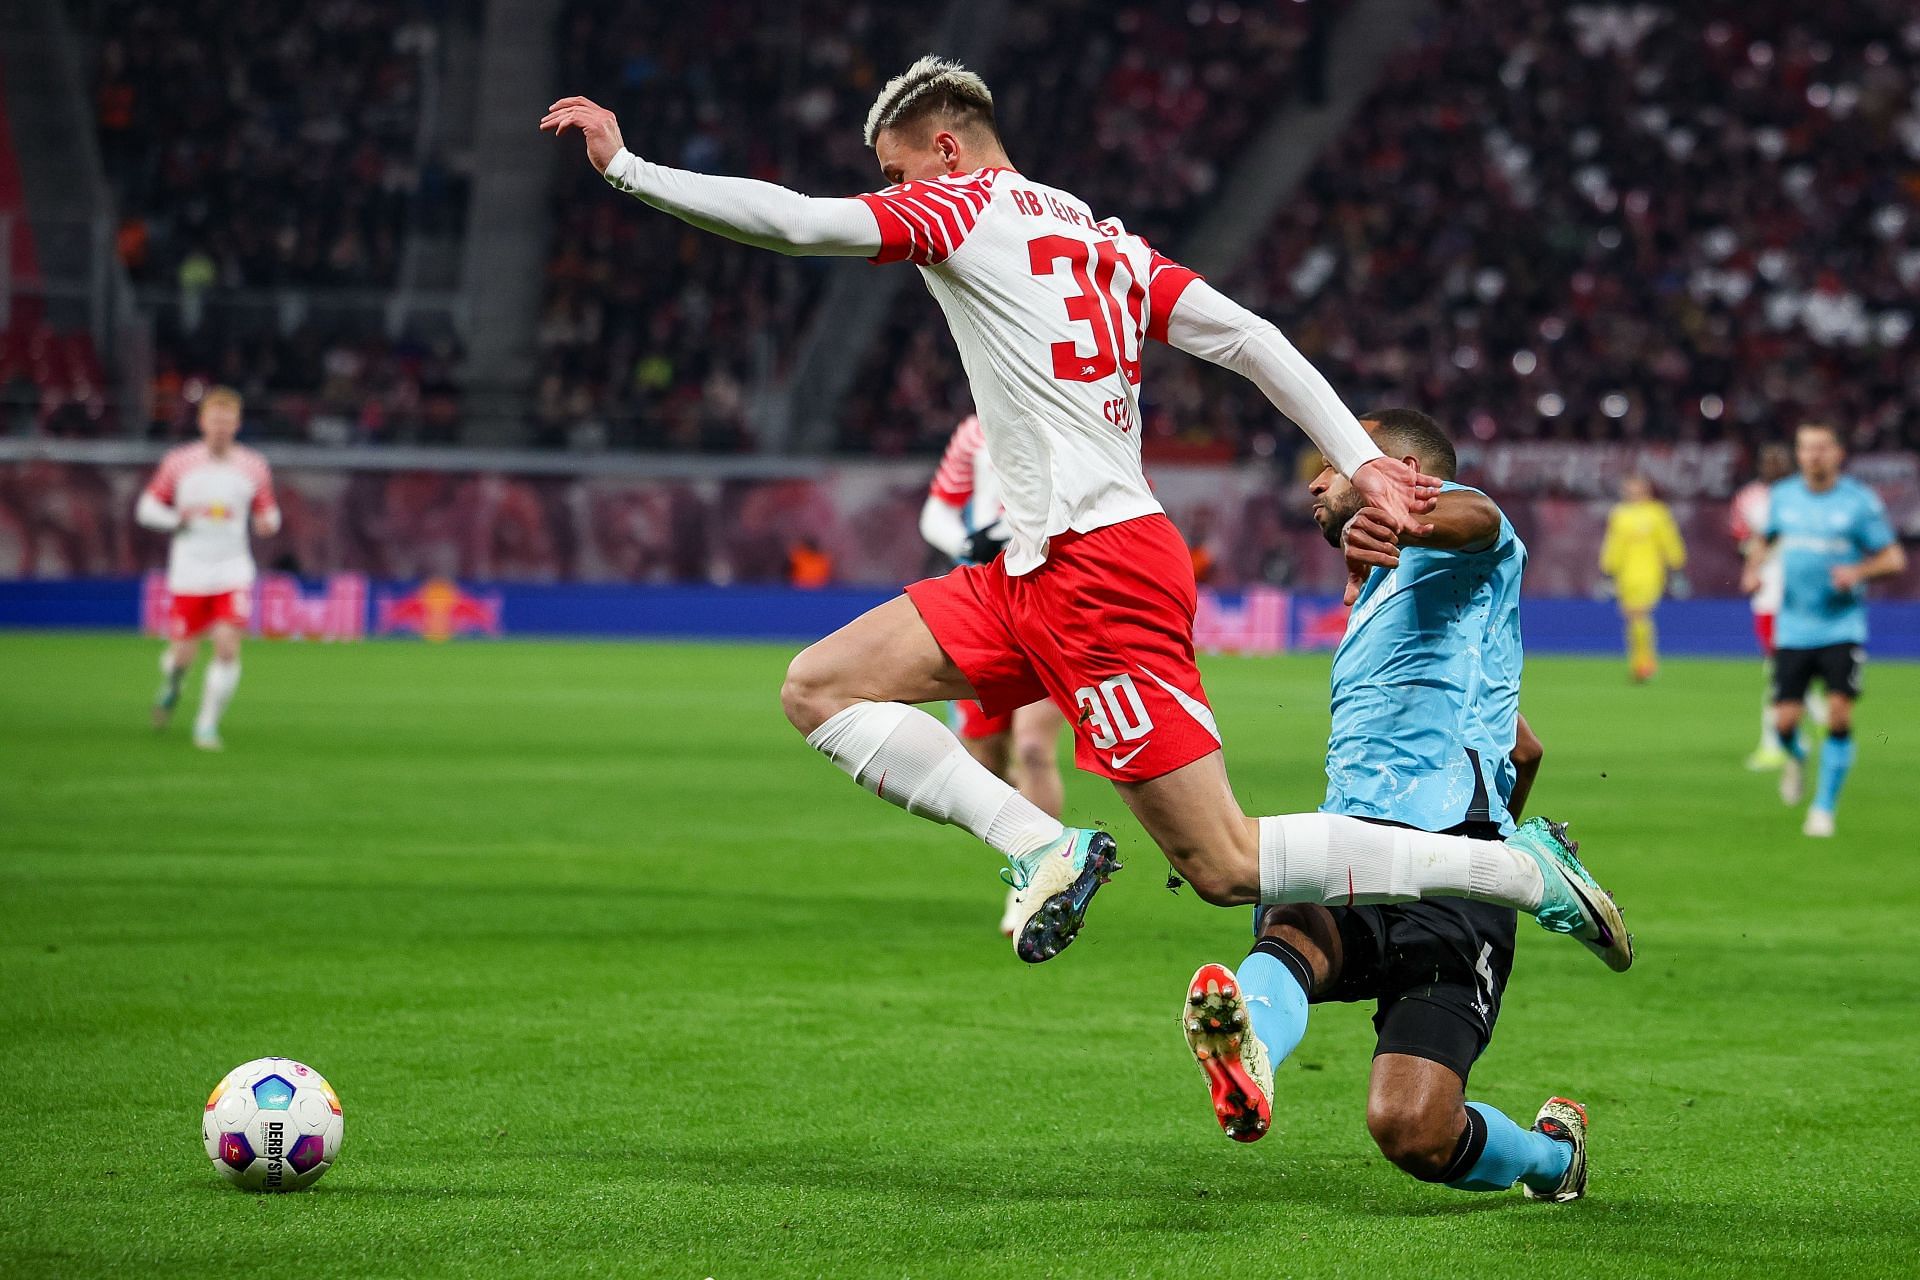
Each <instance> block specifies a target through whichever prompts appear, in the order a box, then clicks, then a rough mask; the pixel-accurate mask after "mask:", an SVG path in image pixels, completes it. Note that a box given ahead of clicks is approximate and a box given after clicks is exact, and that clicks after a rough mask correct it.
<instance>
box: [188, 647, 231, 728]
mask: <svg viewBox="0 0 1920 1280" xmlns="http://www.w3.org/2000/svg"><path fill="white" fill-rule="evenodd" d="M239 687H240V660H239V659H238V658H235V659H233V660H232V661H231V662H228V661H226V660H224V659H221V658H215V659H214V660H213V661H212V662H209V663H208V664H207V678H206V680H205V682H204V683H203V684H202V685H201V687H200V714H199V715H198V716H196V717H195V718H194V721H193V731H194V732H195V733H218V732H220V717H221V716H223V715H225V714H226V711H227V704H228V703H229V702H232V701H233V691H234V690H235V689H237V688H239Z"/></svg>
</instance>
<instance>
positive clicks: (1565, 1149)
mask: <svg viewBox="0 0 1920 1280" xmlns="http://www.w3.org/2000/svg"><path fill="white" fill-rule="evenodd" d="M1405 1003H1406V1002H1401V1004H1402V1005H1404V1004H1405ZM1398 1007H1400V1006H1396V1008H1398ZM1586 1128H1587V1126H1586V1112H1585V1110H1584V1109H1583V1108H1582V1107H1581V1106H1580V1104H1578V1103H1576V1102H1572V1101H1570V1100H1568V1099H1565V1098H1552V1099H1549V1100H1548V1102H1547V1105H1546V1106H1544V1107H1542V1108H1541V1109H1540V1115H1539V1117H1538V1118H1537V1119H1536V1120H1535V1122H1534V1126H1533V1128H1531V1129H1522V1128H1521V1127H1520V1126H1519V1125H1518V1124H1516V1123H1515V1122H1514V1121H1513V1120H1511V1119H1509V1118H1508V1117H1507V1115H1506V1114H1505V1113H1504V1112H1501V1111H1499V1110H1498V1109H1496V1108H1494V1107H1490V1106H1488V1105H1487V1104H1485V1103H1483V1102H1468V1101H1467V1100H1466V1083H1465V1081H1464V1080H1463V1079H1462V1078H1461V1076H1460V1075H1459V1074H1458V1073H1457V1071H1456V1070H1455V1069H1454V1068H1452V1067H1448V1066H1445V1065H1442V1064H1441V1063H1439V1062H1436V1061H1434V1060H1432V1059H1431V1058H1426V1057H1417V1056H1414V1055H1412V1054H1405V1053H1382V1054H1380V1055H1379V1056H1378V1057H1376V1058H1375V1059H1374V1060H1373V1074H1372V1078H1371V1079H1370V1080H1369V1082H1368V1087H1367V1132H1368V1133H1370V1134H1372V1135H1373V1140H1374V1142H1375V1143H1376V1144H1377V1145H1378V1146H1379V1148H1380V1154H1382V1155H1384V1156H1385V1157H1386V1158H1387V1159H1388V1160H1390V1161H1392V1162H1393V1163H1394V1165H1396V1166H1397V1167H1399V1168H1400V1169H1401V1170H1403V1171H1405V1172H1406V1173H1408V1174H1410V1175H1412V1176H1413V1177H1415V1178H1418V1179H1419V1180H1420V1181H1422V1182H1437V1183H1442V1184H1444V1185H1446V1186H1449V1187H1452V1188H1453V1189H1454V1190H1456V1191H1506V1190H1509V1189H1511V1188H1512V1187H1513V1186H1514V1184H1516V1183H1518V1184H1519V1185H1521V1186H1522V1187H1524V1188H1525V1189H1526V1191H1527V1194H1528V1195H1529V1196H1530V1197H1532V1198H1534V1199H1539V1200H1577V1199H1579V1198H1580V1196H1582V1195H1583V1194H1585V1192H1586V1189H1587V1159H1586Z"/></svg>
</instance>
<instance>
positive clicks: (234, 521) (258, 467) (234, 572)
mask: <svg viewBox="0 0 1920 1280" xmlns="http://www.w3.org/2000/svg"><path fill="white" fill-rule="evenodd" d="M240 408H241V400H240V393H239V392H237V391H234V390H233V389H232V388H229V387H215V388H213V389H212V390H210V391H208V392H207V394H206V396H205V397H204V398H203V399H202V400H201V401H200V443H198V444H184V445H181V446H180V447H178V448H176V449H172V450H169V451H168V453H167V456H166V457H164V458H162V459H161V460H160V466H159V469H158V470H156V471H155V472H154V473H153V479H152V480H149V481H148V482H147V487H146V488H145V489H144V490H143V491H142V492H141V494H140V503H139V506H138V507H137V508H136V510H135V518H136V519H138V520H139V521H140V523H141V524H142V525H144V526H146V527H147V528H149V529H153V530H157V531H158V532H161V533H167V534H171V535H172V537H173V543H172V546H171V547H170V548H169V549H168V552H167V591H168V593H169V594H170V595H172V597H173V604H172V607H171V610H170V612H169V617H168V624H167V625H168V632H167V648H166V651H165V652H164V653H162V654H161V655H160V675H161V681H160V692H159V695H158V696H157V697H155V699H154V703H153V727H154V728H156V729H162V728H165V727H166V724H167V721H168V720H169V719H170V718H171V717H172V715H173V708H174V707H175V705H177V704H178V703H179V701H180V686H181V685H182V684H183V683H184V682H185V681H186V678H187V671H188V670H189V669H190V668H191V667H192V666H193V660H194V658H195V657H196V656H197V655H198V654H199V651H200V637H201V636H202V635H205V634H207V633H208V632H211V633H212V636H213V661H212V662H211V663H209V664H208V665H207V676H206V681H205V683H204V685H203V686H202V688H201V690H200V714H199V715H198V716H196V717H195V719H194V722H193V745H194V746H196V747H199V748H200V749H201V750H203V751H218V750H220V745H221V744H220V717H221V716H222V715H223V714H224V713H225V712H226V709H227V704H228V703H229V702H231V701H233V692H234V690H235V689H237V688H239V686H240V637H241V635H242V634H243V633H244V632H245V631H246V629H247V618H248V616H249V613H250V611H251V608H252V592H253V579H254V567H253V553H252V551H251V550H250V549H249V547H248V545H247V530H248V527H249V525H251V527H252V530H253V532H254V533H256V534H258V535H259V536H261V537H263V538H265V537H268V536H270V535H272V534H273V532H274V531H275V530H277V529H278V528H279V527H280V506H279V504H278V503H277V502H275V501H274V497H273V473H272V472H271V471H270V470H269V469H268V467H267V460H266V459H265V458H263V457H261V456H260V455H259V454H258V453H257V452H255V451H254V450H252V449H249V448H247V447H246V446H245V445H243V444H236V443H234V437H235V436H237V435H238V434H239V433H240Z"/></svg>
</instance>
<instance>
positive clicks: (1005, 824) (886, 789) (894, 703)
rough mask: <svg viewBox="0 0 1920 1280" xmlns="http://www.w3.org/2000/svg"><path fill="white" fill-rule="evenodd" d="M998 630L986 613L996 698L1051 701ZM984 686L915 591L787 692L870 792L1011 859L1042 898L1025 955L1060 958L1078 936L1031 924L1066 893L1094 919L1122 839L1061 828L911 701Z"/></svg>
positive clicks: (839, 634)
mask: <svg viewBox="0 0 1920 1280" xmlns="http://www.w3.org/2000/svg"><path fill="white" fill-rule="evenodd" d="M961 572H964V571H963V570H956V572H955V574H953V575H949V577H950V578H951V577H954V576H957V575H958V574H959V573H961ZM940 581H945V580H944V579H943V580H940ZM990 630H991V620H990V619H985V620H980V619H976V620H975V635H974V645H973V648H972V650H971V651H970V652H969V657H970V659H971V660H973V661H974V662H976V664H977V665H976V678H977V679H979V680H980V682H981V683H983V684H987V685H988V686H989V690H988V696H989V697H993V696H996V695H998V694H1000V693H1001V692H1003V691H1004V689H1006V688H1008V687H1013V688H1018V689H1023V690H1025V689H1028V688H1030V690H1031V696H1028V697H1021V698H1019V702H1027V701H1032V700H1034V699H1035V698H1038V697H1041V696H1043V695H1044V690H1043V689H1042V688H1041V687H1040V686H1039V684H1038V682H1037V681H1036V680H1034V679H1033V676H1032V673H1031V669H1030V668H1027V667H1026V666H1025V662H1024V660H1023V659H1021V658H1020V656H1019V654H1018V652H1017V651H1015V650H1014V649H1013V648H1012V647H1011V645H1010V644H1009V645H1008V646H1006V647H1005V648H1004V649H1000V648H995V647H992V646H990V645H988V644H987V643H986V640H988V639H990V638H991V637H990V634H989V633H990ZM989 650H991V651H989ZM979 692H981V691H980V690H977V689H976V688H975V685H974V682H973V681H972V680H970V679H969V678H968V676H966V675H965V674H963V673H962V671H961V669H960V667H959V666H958V665H956V663H955V662H954V660H953V659H952V658H950V657H949V656H948V655H947V652H946V651H945V649H943V648H942V646H941V644H940V643H939V642H938V641H937V640H935V638H934V635H933V632H932V630H931V629H930V628H929V627H928V625H927V623H926V621H925V620H924V619H923V617H922V615H921V613H920V611H919V609H918V608H917V607H916V604H915V602H914V600H913V599H912V598H910V597H909V596H904V595H903V596H899V597H896V598H895V599H893V600H890V601H888V602H887V603H886V604H883V605H881V606H879V607H878V608H876V609H872V610H870V611H868V612H867V613H865V614H863V615H862V616H861V617H859V618H856V619H854V621H852V622H850V623H848V624H847V625H846V626H844V627H842V628H841V629H840V630H838V631H836V632H834V633H833V634H832V635H830V636H828V637H827V638H826V639H824V640H821V641H819V642H818V643H816V644H814V645H812V646H810V647H808V648H807V649H806V650H805V651H803V652H802V653H801V654H800V655H799V656H798V657H796V658H795V659H794V660H793V662H792V664H791V665H790V666H789V667H788V669H787V678H786V683H785V684H784V685H783V686H782V688H781V693H780V696H781V703H782V705H783V706H784V708H785V710H786V713H787V718H788V720H790V721H791V722H792V723H793V726H794V727H795V728H796V729H798V730H800V732H802V733H803V734H805V735H806V737H807V744H808V745H809V746H811V747H813V748H814V749H815V750H816V751H819V752H820V753H821V754H822V755H824V756H826V757H827V758H828V759H829V760H831V761H833V763H834V764H835V765H837V766H838V767H839V768H840V769H841V770H842V771H843V772H845V773H846V774H847V775H848V776H850V777H852V778H853V779H854V781H856V782H857V783H859V784H860V785H861V786H862V787H863V788H865V789H868V790H871V791H872V792H873V793H874V794H876V795H878V796H880V797H881V798H882V799H884V800H886V801H888V802H889V803H891V804H894V805H898V806H899V807H900V808H903V809H905V810H907V811H908V812H909V813H912V814H915V815H917V816H919V817H923V818H927V819H929V820H931V821H933V822H938V823H950V824H952V825H954V826H958V827H961V828H964V829H965V830H967V831H968V832H970V833H972V834H973V835H974V836H976V837H977V838H979V839H980V840H982V841H984V842H985V843H986V844H988V845H989V846H991V847H992V848H993V849H995V850H997V851H998V852H1000V853H1001V854H1003V855H1004V856H1005V857H1006V858H1007V861H1008V864H1009V873H1008V874H1009V878H1010V879H1011V880H1012V881H1013V883H1014V885H1015V887H1016V888H1022V889H1027V890H1028V891H1029V895H1030V896H1029V901H1028V902H1027V904H1026V905H1027V908H1028V919H1027V920H1025V921H1023V922H1022V931H1021V934H1020V936H1019V937H1017V938H1016V940H1015V949H1016V950H1017V951H1019V952H1020V955H1021V958H1022V959H1026V960H1029V961H1039V960H1044V959H1048V958H1050V956H1051V955H1052V954H1054V953H1055V952H1057V951H1058V950H1059V948H1060V947H1063V946H1065V945H1066V942H1067V941H1071V935H1070V934H1069V935H1068V936H1067V937H1066V938H1065V939H1064V940H1062V939H1060V938H1059V937H1057V936H1055V935H1056V933H1057V931H1056V930H1052V929H1051V928H1049V927H1045V922H1043V927H1040V928H1030V926H1032V923H1033V918H1034V917H1035V916H1036V915H1039V914H1044V913H1047V912H1048V911H1049V909H1050V908H1058V907H1059V906H1060V904H1059V903H1056V902H1055V901H1054V900H1055V899H1056V898H1059V897H1062V896H1063V895H1065V896H1067V897H1068V898H1070V899H1071V901H1070V902H1069V904H1068V905H1069V906H1070V908H1071V910H1070V911H1069V914H1079V915H1083V914H1084V911H1085V906H1086V901H1087V899H1090V898H1091V897H1092V893H1093V890H1094V889H1095V888H1097V887H1098V884H1099V883H1100V882H1102V881H1103V880H1104V879H1105V877H1106V876H1107V875H1110V874H1111V873H1112V872H1113V870H1115V869H1117V867H1118V863H1117V861H1116V860H1115V858H1114V851H1113V842H1112V840H1111V838H1110V837H1108V836H1106V835H1105V834H1104V833H1097V832H1089V831H1075V830H1069V829H1068V828H1065V827H1063V826H1061V824H1060V821H1059V819H1057V818H1055V817H1053V816H1051V815H1049V814H1048V813H1046V812H1045V811H1044V810H1042V809H1040V808H1038V807H1037V806H1036V805H1034V803H1033V802H1032V801H1030V800H1028V799H1027V798H1026V797H1024V796H1022V795H1021V794H1020V793H1019V792H1018V791H1016V790H1014V788H1013V787H1012V786H1011V785H1010V784H1008V783H1007V782H1006V781H1004V780H1003V779H1001V778H999V777H996V776H995V775H994V773H993V771H992V770H990V769H988V768H987V767H986V766H985V765H983V764H981V763H980V762H979V761H978V760H975V759H974V758H973V757H972V756H970V755H969V754H968V753H967V749H966V747H965V746H964V745H962V743H961V741H960V739H959V738H957V737H955V736H954V734H953V731H952V730H950V729H948V728H947V727H946V726H945V725H943V724H941V723H940V722H939V721H938V720H936V719H934V717H932V716H930V715H928V714H927V713H926V712H924V711H922V710H920V709H919V708H918V707H915V706H910V705H908V704H909V703H915V702H931V701H935V700H938V699H942V698H970V697H975V696H976V695H977V694H978V693H979ZM997 705H1004V703H1000V704H997ZM1016 705H1018V702H1016ZM1056 881H1058V882H1059V883H1056ZM1082 881H1087V882H1088V883H1086V884H1083V883H1082ZM1053 914H1058V912H1057V911H1054V912H1053ZM1049 918H1050V919H1051V916H1050V917H1049ZM1076 928H1077V924H1076ZM1030 935H1032V936H1030ZM1043 953H1044V954H1043Z"/></svg>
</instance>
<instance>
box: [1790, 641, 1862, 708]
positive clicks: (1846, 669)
mask: <svg viewBox="0 0 1920 1280" xmlns="http://www.w3.org/2000/svg"><path fill="white" fill-rule="evenodd" d="M1866 665H1867V651H1866V649H1865V648H1864V647H1863V646H1861V645H1857V644H1829V645H1822V646H1821V647H1820V648H1818V649H1775V650H1774V651H1773V700H1774V701H1775V702H1805V701H1806V700H1807V689H1808V687H1809V686H1811V685H1812V684H1813V680H1814V677H1815V676H1818V677H1819V678H1820V684H1821V686H1822V687H1823V688H1825V689H1826V691H1827V692H1828V693H1844V694H1846V695H1847V697H1849V698H1855V699H1857V698H1859V696H1860V672H1861V669H1862V668H1864V667H1865V666H1866Z"/></svg>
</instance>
